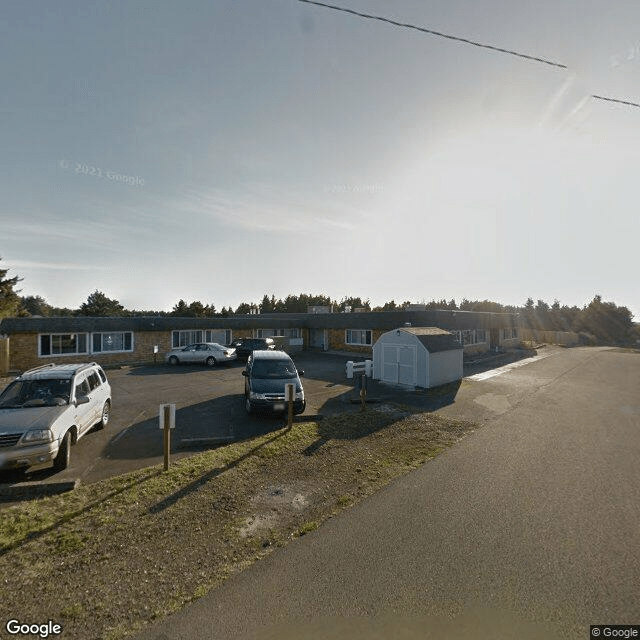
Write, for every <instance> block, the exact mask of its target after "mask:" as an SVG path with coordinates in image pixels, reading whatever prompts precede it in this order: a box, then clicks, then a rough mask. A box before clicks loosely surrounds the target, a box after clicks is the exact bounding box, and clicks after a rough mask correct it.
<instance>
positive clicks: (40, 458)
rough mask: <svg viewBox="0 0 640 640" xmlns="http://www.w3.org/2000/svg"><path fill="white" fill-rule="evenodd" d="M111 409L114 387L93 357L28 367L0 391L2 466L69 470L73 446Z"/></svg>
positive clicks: (106, 419) (105, 418)
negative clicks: (49, 465) (79, 361)
mask: <svg viewBox="0 0 640 640" xmlns="http://www.w3.org/2000/svg"><path fill="white" fill-rule="evenodd" d="M110 414H111V386H110V385H109V382H108V381H107V376H106V375H105V373H104V371H103V370H102V367H100V365H98V364H96V363H95V362H92V363H89V364H64V365H57V364H54V363H51V364H47V365H44V366H42V367H37V368H36V369H31V370H30V371H26V372H25V373H23V374H22V375H21V376H19V377H17V378H16V379H15V380H14V381H13V382H12V383H11V384H10V385H9V386H8V387H7V388H6V389H5V390H4V391H3V392H2V394H0V469H12V468H18V467H33V466H40V465H44V464H46V463H50V462H53V466H54V468H55V469H56V470H57V471H62V470H63V469H66V468H67V467H68V466H69V463H70V461H71V445H72V444H75V443H76V442H77V441H78V440H79V439H80V438H81V437H82V436H83V435H84V434H85V433H86V432H87V431H89V429H91V427H93V425H95V424H96V423H99V425H100V427H105V426H106V425H107V423H108V422H109V415H110Z"/></svg>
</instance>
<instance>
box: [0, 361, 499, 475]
mask: <svg viewBox="0 0 640 640" xmlns="http://www.w3.org/2000/svg"><path fill="white" fill-rule="evenodd" d="M293 358H294V360H295V362H296V365H297V367H298V369H302V370H304V372H305V375H304V377H303V378H302V381H303V384H304V388H305V396H306V400H307V408H306V411H305V413H304V414H302V415H301V416H298V417H297V418H296V420H298V421H300V420H305V419H312V418H313V417H319V416H326V415H331V414H334V413H340V412H343V411H345V410H348V411H358V410H359V407H358V406H357V405H354V404H353V401H354V400H356V401H357V398H358V395H357V392H356V391H355V390H354V381H353V380H347V378H346V375H345V363H346V362H347V360H349V359H356V360H357V359H362V358H358V357H355V356H348V355H336V354H327V353H318V352H300V353H298V354H293ZM477 366H478V365H477V364H476V365H475V367H476V369H474V370H477ZM243 368H244V365H243V364H242V363H239V362H236V363H231V364H229V365H223V366H220V367H215V368H205V367H201V366H189V365H185V366H180V367H169V366H167V365H164V364H160V365H155V366H141V367H127V368H122V369H115V370H110V371H108V376H109V381H110V383H111V387H112V397H113V412H112V418H111V422H110V424H109V426H108V427H107V428H106V429H104V430H96V429H94V430H93V431H92V432H90V433H88V434H86V435H85V436H84V437H83V438H82V439H81V440H80V441H79V442H78V443H77V444H76V445H75V446H74V447H73V449H72V455H71V465H70V467H69V469H67V470H66V471H63V472H60V473H53V471H52V470H51V469H42V470H38V471H34V472H30V473H27V474H15V473H14V474H10V475H9V474H6V473H5V474H0V484H2V483H4V484H7V483H16V482H17V483H24V482H28V481H36V482H41V483H47V482H48V483H52V482H68V481H74V480H77V479H80V480H81V481H82V482H95V481H97V480H101V479H103V478H107V477H110V476H113V475H117V474H121V473H126V472H127V471H132V470H134V469H138V468H141V467H146V466H150V465H154V464H159V463H160V462H162V459H163V450H162V433H161V431H160V429H159V423H158V412H159V406H160V404H165V403H174V404H175V405H176V429H175V430H174V431H173V432H172V434H171V440H172V458H173V459H175V458H180V457H183V456H187V455H192V454H193V453H194V452H196V451H199V450H202V449H203V448H205V447H211V446H216V444H217V443H224V442H228V441H230V440H242V439H246V438H250V437H252V436H255V435H259V434H263V433H267V432H269V431H271V430H274V429H277V428H279V427H280V426H282V424H283V420H284V418H282V417H269V416H259V415H258V416H253V415H252V416H247V415H246V412H245V410H244V396H243V394H244V378H243V377H242V373H241V372H242V369H243ZM462 385H463V386H462V387H460V385H458V384H454V385H450V386H449V387H448V388H445V389H436V390H429V391H425V390H417V391H414V390H403V389H399V388H394V387H389V386H385V385H381V384H380V383H377V382H375V381H372V380H370V381H369V391H368V397H369V399H370V400H373V401H375V400H378V401H381V402H386V401H395V402H401V403H406V404H410V405H413V406H416V407H418V408H422V409H423V410H426V411H435V410H443V409H446V408H447V407H451V406H453V405H454V403H455V410H454V411H453V412H454V413H456V414H460V413H463V414H465V416H466V417H467V416H468V417H469V419H473V416H476V417H477V416H478V415H480V416H482V415H483V412H485V413H487V415H493V414H494V412H492V410H491V398H489V399H488V400H487V398H485V400H486V402H485V405H488V406H489V408H488V407H487V406H485V405H482V404H478V403H475V402H473V401H466V400H465V399H464V398H465V397H467V396H469V390H468V389H467V386H468V385H467V383H466V382H463V383H462ZM461 388H462V389H463V390H464V391H465V393H464V394H462V396H463V397H462V398H461V394H460V389H461ZM474 393H475V392H474ZM471 395H473V394H471ZM465 402H466V404H465ZM500 402H501V401H500V399H498V400H495V399H494V401H493V407H494V408H495V406H499V405H500ZM507 402H508V400H507ZM503 404H504V402H503Z"/></svg>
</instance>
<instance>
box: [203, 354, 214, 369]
mask: <svg viewBox="0 0 640 640" xmlns="http://www.w3.org/2000/svg"><path fill="white" fill-rule="evenodd" d="M205 364H206V365H207V367H215V366H216V359H215V358H214V357H213V356H209V357H208V358H207V359H206V360H205Z"/></svg>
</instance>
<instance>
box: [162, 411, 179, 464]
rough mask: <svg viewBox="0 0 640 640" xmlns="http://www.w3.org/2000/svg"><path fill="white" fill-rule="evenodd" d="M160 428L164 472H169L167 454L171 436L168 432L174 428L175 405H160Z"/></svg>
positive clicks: (169, 449) (169, 448)
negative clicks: (162, 442)
mask: <svg viewBox="0 0 640 640" xmlns="http://www.w3.org/2000/svg"><path fill="white" fill-rule="evenodd" d="M159 418H160V428H161V429H162V430H163V431H164V434H163V436H164V437H163V439H164V470H165V471H168V470H169V453H170V451H171V435H170V430H171V429H175V428H176V405H175V404H161V405H160V413H159Z"/></svg>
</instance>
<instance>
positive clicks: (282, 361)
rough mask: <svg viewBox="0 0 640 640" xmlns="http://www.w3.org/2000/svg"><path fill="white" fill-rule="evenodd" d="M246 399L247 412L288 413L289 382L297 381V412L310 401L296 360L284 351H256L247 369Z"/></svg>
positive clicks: (249, 360) (245, 381) (295, 408)
mask: <svg viewBox="0 0 640 640" xmlns="http://www.w3.org/2000/svg"><path fill="white" fill-rule="evenodd" d="M242 375H243V376H245V379H244V398H245V408H246V409H247V413H253V412H257V411H265V412H270V413H285V412H286V410H287V401H286V398H285V385H287V384H291V383H293V384H295V395H294V401H293V412H294V413H295V414H299V413H302V412H303V411H304V409H305V406H306V402H305V399H304V389H303V388H302V383H301V382H300V377H301V376H303V375H304V371H298V370H297V369H296V365H295V364H294V363H293V360H292V359H291V358H290V357H289V355H287V354H286V353H285V352H284V351H254V352H253V353H252V354H251V355H250V356H249V359H248V360H247V367H246V369H244V370H243V372H242Z"/></svg>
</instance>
